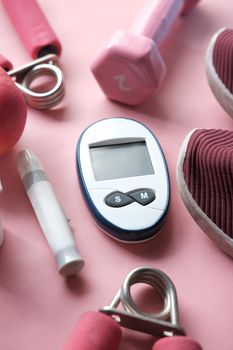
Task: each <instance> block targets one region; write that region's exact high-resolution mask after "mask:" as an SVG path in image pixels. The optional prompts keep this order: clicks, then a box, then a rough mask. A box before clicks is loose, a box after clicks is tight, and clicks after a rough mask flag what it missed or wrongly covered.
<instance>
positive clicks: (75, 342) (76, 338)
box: [63, 312, 121, 350]
mask: <svg viewBox="0 0 233 350" xmlns="http://www.w3.org/2000/svg"><path fill="white" fill-rule="evenodd" d="M120 341H121V328H120V326H119V325H118V324H117V323H116V322H115V321H114V320H113V319H112V318H111V317H109V316H107V315H104V314H102V313H100V312H87V313H85V314H84V315H82V317H81V318H80V319H79V321H78V322H77V324H76V327H75V329H74V331H73V333H72V335H71V337H70V338H69V339H68V341H67V343H66V344H65V346H64V348H63V350H110V349H111V350H117V349H118V347H119V345H120Z"/></svg>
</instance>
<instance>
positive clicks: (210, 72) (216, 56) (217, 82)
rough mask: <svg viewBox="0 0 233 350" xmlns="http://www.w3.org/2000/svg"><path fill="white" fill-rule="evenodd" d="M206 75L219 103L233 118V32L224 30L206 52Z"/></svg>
mask: <svg viewBox="0 0 233 350" xmlns="http://www.w3.org/2000/svg"><path fill="white" fill-rule="evenodd" d="M206 74H207V78H208V82H209V85H210V87H211V89H212V91H213V94H214V95H215V97H216V98H217V100H218V102H219V103H220V104H221V105H222V107H223V108H224V109H225V111H226V112H227V113H228V114H229V115H230V116H231V117H232V118H233V30H231V29H226V28H222V29H220V30H219V31H218V32H217V33H215V35H214V36H213V37H212V39H211V41H210V44H209V46H208V49H207V52H206Z"/></svg>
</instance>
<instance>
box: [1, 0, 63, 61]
mask: <svg viewBox="0 0 233 350" xmlns="http://www.w3.org/2000/svg"><path fill="white" fill-rule="evenodd" d="M2 3H3V5H4V7H5V9H6V11H7V12H8V15H9V17H10V19H11V21H12V23H13V25H14V27H15V29H16V30H17V32H18V34H19V36H20V38H21V40H22V41H23V43H24V45H25V47H26V49H27V50H28V52H29V53H30V55H31V56H32V58H37V57H41V56H44V55H46V54H49V53H55V54H57V55H60V53H61V44H60V42H59V40H58V38H57V37H56V35H55V33H54V31H53V29H52V28H51V26H50V24H49V23H48V21H47V19H46V18H45V16H44V14H43V12H42V10H41V9H40V7H39V5H38V4H37V2H36V0H17V1H15V0H2Z"/></svg>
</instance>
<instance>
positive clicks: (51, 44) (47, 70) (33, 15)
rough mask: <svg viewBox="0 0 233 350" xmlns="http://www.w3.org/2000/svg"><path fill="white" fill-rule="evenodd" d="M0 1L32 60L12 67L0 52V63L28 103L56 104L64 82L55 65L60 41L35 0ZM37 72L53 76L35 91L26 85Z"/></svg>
mask: <svg viewBox="0 0 233 350" xmlns="http://www.w3.org/2000/svg"><path fill="white" fill-rule="evenodd" d="M2 3H3V5H4V7H5V9H6V11H7V13H8V15H9V17H10V19H11V21H12V23H13V25H14V27H15V29H16V31H17V32H18V34H19V36H20V38H21V40H22V42H23V43H24V45H25V47H26V49H27V51H28V52H29V54H30V55H31V57H32V58H33V59H34V61H32V62H30V63H28V64H25V65H23V66H20V67H17V68H15V69H12V64H11V62H10V61H9V60H7V59H6V58H5V57H4V56H2V55H1V56H0V66H2V67H3V68H4V69H5V70H6V71H7V72H8V75H9V76H10V77H11V78H13V79H14V81H15V84H16V85H17V87H18V88H19V89H20V90H21V91H22V92H23V94H24V96H25V99H26V101H27V103H28V104H30V105H31V106H33V107H35V108H39V109H48V108H52V107H53V106H55V105H57V104H58V103H59V102H60V101H61V100H62V98H63V97H64V82H63V75H62V72H61V70H60V68H59V67H58V66H57V63H58V58H57V57H58V56H59V55H60V54H61V44H60V42H59V40H58V38H57V37H56V35H55V33H54V32H53V30H52V28H51V27H50V25H49V23H48V21H47V19H46V18H45V16H44V14H43V12H42V10H41V9H40V7H39V5H38V4H37V2H36V0H17V1H15V0H2ZM41 76H52V77H53V78H54V80H55V83H54V85H53V87H52V88H51V89H50V90H47V91H42V92H36V91H34V90H32V89H31V88H30V87H31V85H32V82H33V81H34V80H35V79H36V78H38V77H41Z"/></svg>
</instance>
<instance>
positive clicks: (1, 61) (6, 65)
mask: <svg viewBox="0 0 233 350" xmlns="http://www.w3.org/2000/svg"><path fill="white" fill-rule="evenodd" d="M0 67H2V68H3V69H5V70H6V71H8V70H10V69H12V68H13V66H12V63H11V62H10V61H9V60H8V59H7V58H6V57H4V56H3V55H0Z"/></svg>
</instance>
